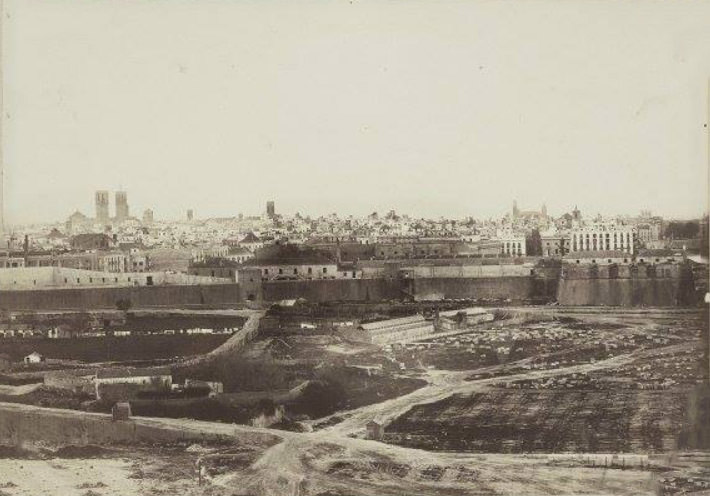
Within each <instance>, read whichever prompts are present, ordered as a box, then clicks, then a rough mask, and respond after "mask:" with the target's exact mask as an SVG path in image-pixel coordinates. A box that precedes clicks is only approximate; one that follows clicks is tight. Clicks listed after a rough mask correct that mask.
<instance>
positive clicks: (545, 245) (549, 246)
mask: <svg viewBox="0 0 710 496" xmlns="http://www.w3.org/2000/svg"><path fill="white" fill-rule="evenodd" d="M540 239H541V243H542V256H544V257H561V256H562V255H564V254H565V253H567V252H568V251H569V246H568V244H569V243H568V239H567V237H566V236H565V235H563V234H559V233H543V234H541V235H540Z"/></svg>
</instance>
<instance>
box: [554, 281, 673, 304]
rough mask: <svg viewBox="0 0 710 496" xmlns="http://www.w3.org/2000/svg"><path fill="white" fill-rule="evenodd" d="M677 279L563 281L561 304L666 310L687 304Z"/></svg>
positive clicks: (560, 292)
mask: <svg viewBox="0 0 710 496" xmlns="http://www.w3.org/2000/svg"><path fill="white" fill-rule="evenodd" d="M682 286H683V285H682V284H681V279H679V278H675V279H672V278H659V279H654V278H643V279H641V278H636V279H631V278H623V279H601V278H597V279H591V278H586V279H582V278H579V279H562V280H560V283H559V289H558V292H557V301H558V302H559V304H560V305H606V306H634V307H635V306H649V307H665V306H680V305H684V304H686V301H685V296H684V291H683V290H682V289H683V288H682Z"/></svg>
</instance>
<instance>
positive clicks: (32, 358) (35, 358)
mask: <svg viewBox="0 0 710 496" xmlns="http://www.w3.org/2000/svg"><path fill="white" fill-rule="evenodd" d="M22 361H23V362H24V363H41V362H44V361H45V359H44V356H42V355H40V354H39V353H37V352H36V351H33V352H32V353H30V354H29V355H27V356H26V357H24V358H23V359H22Z"/></svg>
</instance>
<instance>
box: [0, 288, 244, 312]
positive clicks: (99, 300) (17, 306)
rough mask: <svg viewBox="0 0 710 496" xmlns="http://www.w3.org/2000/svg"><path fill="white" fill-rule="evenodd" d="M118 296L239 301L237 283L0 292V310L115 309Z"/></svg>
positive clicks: (179, 302)
mask: <svg viewBox="0 0 710 496" xmlns="http://www.w3.org/2000/svg"><path fill="white" fill-rule="evenodd" d="M121 299H128V300H130V301H131V303H132V308H141V307H152V306H184V305H221V304H232V303H237V302H239V301H241V300H242V295H241V293H240V291H239V285H237V284H210V285H205V286H195V285H174V286H133V287H124V288H100V287H99V288H66V289H64V288H63V289H43V290H24V291H0V309H4V310H58V309H72V310H76V309H100V308H116V302H117V301H118V300H121Z"/></svg>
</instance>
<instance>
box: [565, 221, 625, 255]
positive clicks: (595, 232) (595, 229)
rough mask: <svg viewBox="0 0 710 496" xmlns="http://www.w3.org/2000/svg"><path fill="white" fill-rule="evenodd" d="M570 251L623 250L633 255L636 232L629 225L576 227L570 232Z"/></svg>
mask: <svg viewBox="0 0 710 496" xmlns="http://www.w3.org/2000/svg"><path fill="white" fill-rule="evenodd" d="M569 244H570V247H569V250H570V252H576V251H617V250H618V251H623V252H626V253H629V254H631V255H633V253H634V233H633V229H632V228H630V227H627V226H617V225H598V226H590V227H587V228H581V229H575V230H573V231H572V232H571V233H570V243H569Z"/></svg>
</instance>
